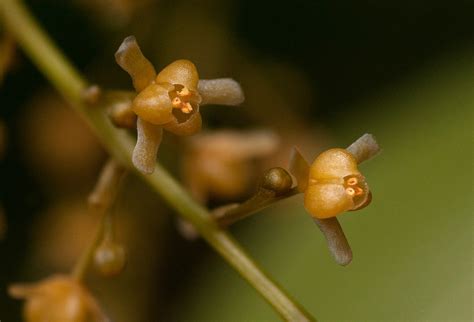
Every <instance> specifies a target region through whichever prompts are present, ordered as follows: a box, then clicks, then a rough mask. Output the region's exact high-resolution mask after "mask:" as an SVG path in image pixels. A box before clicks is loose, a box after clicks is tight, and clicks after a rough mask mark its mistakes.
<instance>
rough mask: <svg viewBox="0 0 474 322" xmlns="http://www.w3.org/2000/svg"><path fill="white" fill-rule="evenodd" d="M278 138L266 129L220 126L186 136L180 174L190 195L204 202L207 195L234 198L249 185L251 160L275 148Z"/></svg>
mask: <svg viewBox="0 0 474 322" xmlns="http://www.w3.org/2000/svg"><path fill="white" fill-rule="evenodd" d="M278 141H279V139H278V138H277V136H276V135H275V134H274V133H272V132H269V131H262V130H254V131H245V132H237V131H231V130H220V131H215V132H207V133H200V134H198V135H196V136H194V137H192V138H190V139H189V140H188V142H187V143H188V144H187V149H186V152H185V153H184V160H183V164H182V177H183V180H184V183H185V185H186V187H187V188H188V189H189V190H190V192H191V194H192V196H193V197H194V198H195V199H197V200H198V201H200V202H201V203H203V204H205V203H207V202H208V201H209V199H210V198H211V197H214V198H220V199H228V200H236V199H239V198H241V197H242V195H244V194H245V192H247V191H248V190H249V188H250V187H251V182H252V179H253V178H254V177H255V176H256V171H255V170H257V169H256V168H254V167H252V166H251V162H252V161H255V160H262V159H264V158H266V157H268V156H270V155H271V154H272V153H274V152H275V151H276V148H277V146H278Z"/></svg>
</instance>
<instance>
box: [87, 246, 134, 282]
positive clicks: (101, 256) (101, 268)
mask: <svg viewBox="0 0 474 322" xmlns="http://www.w3.org/2000/svg"><path fill="white" fill-rule="evenodd" d="M126 258H127V257H126V255H125V249H124V248H123V246H122V245H120V244H118V243H117V242H115V241H113V240H112V239H110V238H106V239H104V240H103V241H102V242H101V243H100V244H99V246H98V247H97V249H96V250H95V253H94V265H95V268H96V269H97V270H98V272H99V273H100V274H101V275H103V276H105V277H112V276H116V275H118V274H120V273H121V272H122V271H123V269H124V268H125V263H126Z"/></svg>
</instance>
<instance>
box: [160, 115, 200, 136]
mask: <svg viewBox="0 0 474 322" xmlns="http://www.w3.org/2000/svg"><path fill="white" fill-rule="evenodd" d="M201 126H202V119H201V114H200V113H199V111H196V112H194V113H192V114H191V115H190V116H189V118H188V119H187V120H186V121H184V122H181V123H180V122H178V119H177V118H176V117H174V118H173V120H172V121H171V122H168V123H166V124H164V125H163V128H164V129H165V130H167V131H170V132H171V133H173V134H176V135H182V136H186V135H193V134H195V133H197V132H199V131H200V130H201Z"/></svg>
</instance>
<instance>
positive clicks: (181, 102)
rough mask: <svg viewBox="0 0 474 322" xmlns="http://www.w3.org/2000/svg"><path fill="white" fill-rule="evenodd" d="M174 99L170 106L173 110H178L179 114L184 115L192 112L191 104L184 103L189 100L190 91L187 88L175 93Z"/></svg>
mask: <svg viewBox="0 0 474 322" xmlns="http://www.w3.org/2000/svg"><path fill="white" fill-rule="evenodd" d="M176 95H177V96H176V97H175V98H173V100H172V101H171V104H172V105H173V107H174V108H178V109H180V110H181V112H183V113H185V114H189V113H191V112H192V111H193V107H192V105H191V103H189V102H186V100H188V99H189V98H191V95H192V93H191V91H190V90H189V89H188V88H187V87H183V88H182V89H181V90H179V91H176Z"/></svg>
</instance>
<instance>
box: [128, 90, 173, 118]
mask: <svg viewBox="0 0 474 322" xmlns="http://www.w3.org/2000/svg"><path fill="white" fill-rule="evenodd" d="M132 109H133V111H134V112H135V113H136V114H137V115H138V116H139V117H141V118H142V119H143V120H145V121H147V122H149V123H152V124H156V125H161V124H165V123H168V122H170V121H171V120H172V119H173V115H172V110H173V105H172V103H171V99H170V96H169V95H168V89H167V88H166V87H164V86H161V85H157V84H151V85H149V86H148V87H146V88H145V89H144V90H143V91H141V92H140V93H139V94H138V95H137V96H136V97H135V99H134V100H133V103H132Z"/></svg>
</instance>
